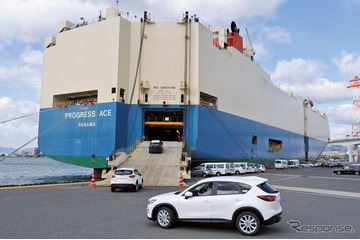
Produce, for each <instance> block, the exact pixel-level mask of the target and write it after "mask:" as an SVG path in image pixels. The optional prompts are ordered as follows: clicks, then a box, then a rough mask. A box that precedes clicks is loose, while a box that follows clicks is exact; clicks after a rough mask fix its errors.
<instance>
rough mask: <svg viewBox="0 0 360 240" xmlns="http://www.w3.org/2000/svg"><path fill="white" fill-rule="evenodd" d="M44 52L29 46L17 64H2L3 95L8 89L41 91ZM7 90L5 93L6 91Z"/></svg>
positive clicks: (0, 88) (1, 81) (0, 77)
mask: <svg viewBox="0 0 360 240" xmlns="http://www.w3.org/2000/svg"><path fill="white" fill-rule="evenodd" d="M41 66H42V52H41V51H34V50H32V49H31V48H29V47H28V48H27V49H26V50H25V52H23V53H22V54H21V55H20V57H19V60H18V61H17V63H16V64H14V65H11V66H1V65H0V90H1V91H2V92H3V94H2V96H4V95H5V94H6V92H7V91H18V90H22V91H26V92H29V91H32V92H33V91H39V90H40V82H41ZM4 92H5V93H4Z"/></svg>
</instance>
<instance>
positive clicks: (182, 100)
mask: <svg viewBox="0 0 360 240" xmlns="http://www.w3.org/2000/svg"><path fill="white" fill-rule="evenodd" d="M181 103H184V94H181Z"/></svg>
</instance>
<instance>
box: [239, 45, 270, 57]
mask: <svg viewBox="0 0 360 240" xmlns="http://www.w3.org/2000/svg"><path fill="white" fill-rule="evenodd" d="M252 45H253V47H254V50H255V60H256V61H257V60H259V59H262V58H265V57H267V56H269V54H270V53H269V51H268V50H267V49H266V48H265V46H264V44H263V43H261V42H260V43H253V44H252ZM245 46H246V45H245Z"/></svg>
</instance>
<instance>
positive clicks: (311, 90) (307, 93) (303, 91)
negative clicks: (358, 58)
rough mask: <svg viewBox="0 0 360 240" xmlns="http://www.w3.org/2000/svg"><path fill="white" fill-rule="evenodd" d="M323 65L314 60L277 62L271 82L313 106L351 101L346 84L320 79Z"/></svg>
mask: <svg viewBox="0 0 360 240" xmlns="http://www.w3.org/2000/svg"><path fill="white" fill-rule="evenodd" d="M323 68H324V65H323V64H322V63H321V62H319V61H315V60H305V59H292V60H290V61H285V60H284V61H280V62H278V64H277V66H276V69H275V71H274V72H273V74H272V80H273V81H274V82H276V83H278V84H280V87H281V88H282V89H286V90H290V91H292V92H294V93H295V94H297V95H299V96H301V97H303V98H307V97H309V98H310V99H312V100H313V101H314V103H315V104H321V103H335V102H339V101H346V100H348V101H349V100H350V99H351V91H349V90H348V89H347V88H346V86H347V83H346V82H341V81H338V82H334V81H330V80H329V79H326V78H323V77H321V75H322V69H323Z"/></svg>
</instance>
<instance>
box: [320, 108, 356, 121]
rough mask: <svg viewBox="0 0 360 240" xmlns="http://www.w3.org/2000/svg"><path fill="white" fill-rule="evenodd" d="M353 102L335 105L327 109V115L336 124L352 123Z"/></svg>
mask: <svg viewBox="0 0 360 240" xmlns="http://www.w3.org/2000/svg"><path fill="white" fill-rule="evenodd" d="M352 110H353V108H352V104H339V105H333V106H330V107H328V108H327V109H326V115H327V116H328V118H329V119H330V120H331V122H332V123H334V124H351V121H352V120H351V119H352Z"/></svg>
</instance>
